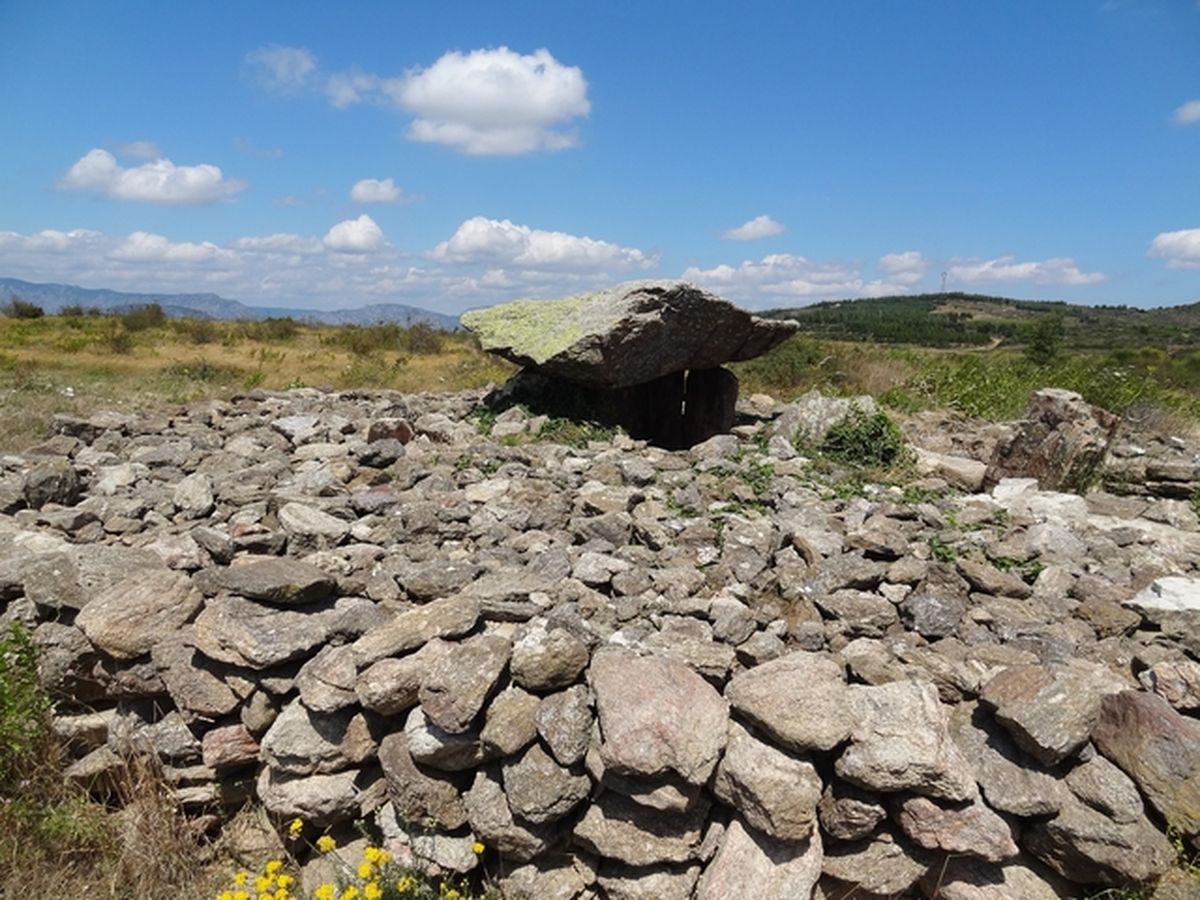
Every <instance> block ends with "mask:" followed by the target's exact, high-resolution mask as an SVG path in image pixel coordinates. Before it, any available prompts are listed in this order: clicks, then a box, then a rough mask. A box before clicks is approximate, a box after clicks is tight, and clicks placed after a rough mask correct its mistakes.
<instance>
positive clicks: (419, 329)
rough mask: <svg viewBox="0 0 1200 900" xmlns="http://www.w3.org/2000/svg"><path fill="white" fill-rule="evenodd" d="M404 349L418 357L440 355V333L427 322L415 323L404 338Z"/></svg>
mask: <svg viewBox="0 0 1200 900" xmlns="http://www.w3.org/2000/svg"><path fill="white" fill-rule="evenodd" d="M404 349H406V350H407V351H408V352H409V353H416V354H419V355H433V354H435V353H441V352H442V332H440V331H438V329H436V328H434V327H433V326H432V325H430V324H429V323H427V322H417V323H416V324H415V325H412V326H410V327H409V329H408V332H407V333H406V334H405V336H404Z"/></svg>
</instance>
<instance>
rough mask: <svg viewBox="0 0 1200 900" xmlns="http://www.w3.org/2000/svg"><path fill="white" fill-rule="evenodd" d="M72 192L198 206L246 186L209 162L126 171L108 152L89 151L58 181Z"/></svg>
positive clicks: (164, 161)
mask: <svg viewBox="0 0 1200 900" xmlns="http://www.w3.org/2000/svg"><path fill="white" fill-rule="evenodd" d="M58 186H59V187H60V188H63V189H64V190H71V191H94V192H95V193H98V194H104V195H105V196H107V197H112V198H113V199H114V200H133V201H136V202H140V203H159V204H163V205H169V206H198V205H203V204H207V203H219V202H220V201H222V200H228V199H229V198H231V197H232V196H233V195H234V194H236V193H237V192H238V191H240V190H242V189H243V188H244V187H245V183H244V182H241V181H237V180H235V179H227V178H225V176H224V175H222V173H221V170H220V169H219V168H218V167H217V166H214V165H210V164H209V163H201V164H200V165H197V166H177V165H175V163H173V162H171V161H170V160H169V159H156V160H154V161H152V162H148V163H144V164H143V165H140V166H135V167H133V168H129V169H126V168H122V167H121V165H120V164H119V163H118V162H117V159H116V157H115V156H113V155H112V154H111V153H109V152H108V151H107V150H100V149H94V150H90V151H88V153H87V154H86V155H85V156H83V157H82V158H81V159H80V160H79V161H78V162H77V163H75V165H73V166H71V168H70V169H69V170H68V171H67V174H66V175H64V176H63V177H62V178H60V179H59V181H58Z"/></svg>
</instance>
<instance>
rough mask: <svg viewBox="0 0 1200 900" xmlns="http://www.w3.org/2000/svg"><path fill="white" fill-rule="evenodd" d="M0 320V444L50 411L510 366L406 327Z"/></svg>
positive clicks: (31, 430)
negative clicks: (258, 389)
mask: <svg viewBox="0 0 1200 900" xmlns="http://www.w3.org/2000/svg"><path fill="white" fill-rule="evenodd" d="M149 318H150V319H151V320H150V321H144V317H143V318H139V316H138V315H137V314H136V312H135V313H131V314H126V315H124V316H111V317H110V316H42V317H37V318H12V317H5V316H0V448H4V449H20V448H22V447H24V446H27V445H29V444H30V443H33V442H36V441H37V440H40V439H41V438H42V437H44V436H45V427H46V423H47V422H49V420H50V417H51V416H52V415H53V414H54V413H70V414H86V413H88V412H90V411H93V410H96V409H101V408H116V409H145V408H159V407H163V406H169V405H178V404H181V403H187V402H191V401H195V400H203V399H208V398H217V397H229V396H230V395H232V394H234V393H236V392H238V391H245V390H250V389H253V388H256V387H261V388H267V389H275V390H278V389H283V388H289V387H305V386H308V387H323V388H331V389H335V388H336V389H344V388H385V389H394V390H400V391H406V392H413V391H428V390H460V389H463V388H474V387H482V386H484V385H486V384H488V383H489V382H496V383H499V382H502V381H504V380H505V379H506V378H508V376H509V375H510V374H512V372H513V371H514V369H513V367H512V366H510V365H508V364H507V363H505V362H503V361H502V360H499V359H497V358H495V357H493V356H490V355H489V354H486V353H483V352H481V351H480V350H479V349H478V348H477V347H476V346H475V345H474V343H473V342H472V340H471V339H470V337H469V336H468V335H466V334H464V333H447V332H440V331H433V330H432V329H429V328H425V327H421V326H416V327H414V328H402V327H400V326H396V325H375V326H312V325H303V324H298V323H296V322H293V321H291V320H289V319H281V320H267V321H265V322H212V321H208V320H194V319H183V320H179V319H175V320H166V319H165V318H164V319H161V320H159V318H158V317H157V316H151V317H149Z"/></svg>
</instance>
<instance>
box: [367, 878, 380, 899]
mask: <svg viewBox="0 0 1200 900" xmlns="http://www.w3.org/2000/svg"><path fill="white" fill-rule="evenodd" d="M381 897H383V891H382V890H381V889H380V887H379V882H378V881H369V882H367V883H366V884H365V885H364V886H363V900H380V898H381Z"/></svg>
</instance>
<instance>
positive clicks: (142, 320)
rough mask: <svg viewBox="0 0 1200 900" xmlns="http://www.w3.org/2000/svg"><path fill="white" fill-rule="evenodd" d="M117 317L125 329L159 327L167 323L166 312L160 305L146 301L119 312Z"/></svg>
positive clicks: (139, 329)
mask: <svg viewBox="0 0 1200 900" xmlns="http://www.w3.org/2000/svg"><path fill="white" fill-rule="evenodd" d="M117 318H118V319H119V320H120V322H121V324H122V325H124V326H125V329H126V330H127V331H145V330H147V329H149V328H161V327H162V326H163V325H165V324H166V323H167V314H166V313H165V312H164V311H163V308H162V306H161V305H159V304H157V303H147V304H145V305H144V306H135V307H133V308H132V309H127V310H125V312H123V313H120V314H119V315H118V316H117Z"/></svg>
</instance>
